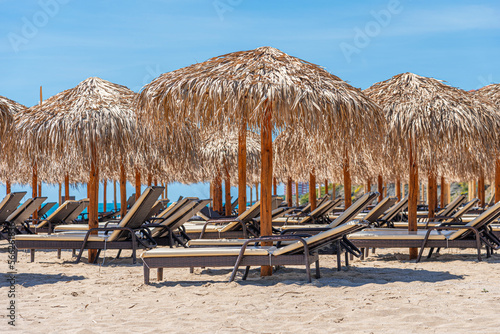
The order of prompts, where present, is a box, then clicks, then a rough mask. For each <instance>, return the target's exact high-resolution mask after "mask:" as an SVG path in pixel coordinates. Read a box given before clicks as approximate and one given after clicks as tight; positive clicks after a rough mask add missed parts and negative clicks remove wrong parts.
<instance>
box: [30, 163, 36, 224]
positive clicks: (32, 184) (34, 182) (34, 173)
mask: <svg viewBox="0 0 500 334" xmlns="http://www.w3.org/2000/svg"><path fill="white" fill-rule="evenodd" d="M37 196H38V167H37V164H36V162H35V163H33V178H32V180H31V197H33V198H35V197H37ZM33 219H38V212H37V211H35V212H33Z"/></svg>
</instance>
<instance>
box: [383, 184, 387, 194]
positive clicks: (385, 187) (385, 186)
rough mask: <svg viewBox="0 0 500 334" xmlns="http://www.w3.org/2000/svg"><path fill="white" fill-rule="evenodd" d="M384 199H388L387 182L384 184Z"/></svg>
mask: <svg viewBox="0 0 500 334" xmlns="http://www.w3.org/2000/svg"><path fill="white" fill-rule="evenodd" d="M384 197H387V182H384Z"/></svg>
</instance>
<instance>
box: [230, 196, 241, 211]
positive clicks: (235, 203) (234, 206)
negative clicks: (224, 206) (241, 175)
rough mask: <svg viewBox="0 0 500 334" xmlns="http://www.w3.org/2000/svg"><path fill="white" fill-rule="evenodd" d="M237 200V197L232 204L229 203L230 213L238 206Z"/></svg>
mask: <svg viewBox="0 0 500 334" xmlns="http://www.w3.org/2000/svg"><path fill="white" fill-rule="evenodd" d="M238 198H239V197H236V199H235V200H234V201H233V203H231V212H233V211H234V210H235V209H236V206H237V205H238Z"/></svg>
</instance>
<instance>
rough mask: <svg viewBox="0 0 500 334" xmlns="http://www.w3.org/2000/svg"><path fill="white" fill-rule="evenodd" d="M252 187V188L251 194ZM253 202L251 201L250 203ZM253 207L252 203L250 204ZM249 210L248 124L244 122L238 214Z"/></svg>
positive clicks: (240, 151) (239, 149)
mask: <svg viewBox="0 0 500 334" xmlns="http://www.w3.org/2000/svg"><path fill="white" fill-rule="evenodd" d="M251 192H252V187H250V193H251ZM250 202H251V201H250ZM250 205H251V203H250ZM246 208H247V122H246V121H242V122H241V126H240V132H239V134H238V214H239V215H241V214H243V212H245V210H246Z"/></svg>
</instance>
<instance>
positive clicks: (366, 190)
mask: <svg viewBox="0 0 500 334" xmlns="http://www.w3.org/2000/svg"><path fill="white" fill-rule="evenodd" d="M371 190H372V189H371V180H370V178H368V179H366V185H365V194H368V193H369V192H370V191H371Z"/></svg>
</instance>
